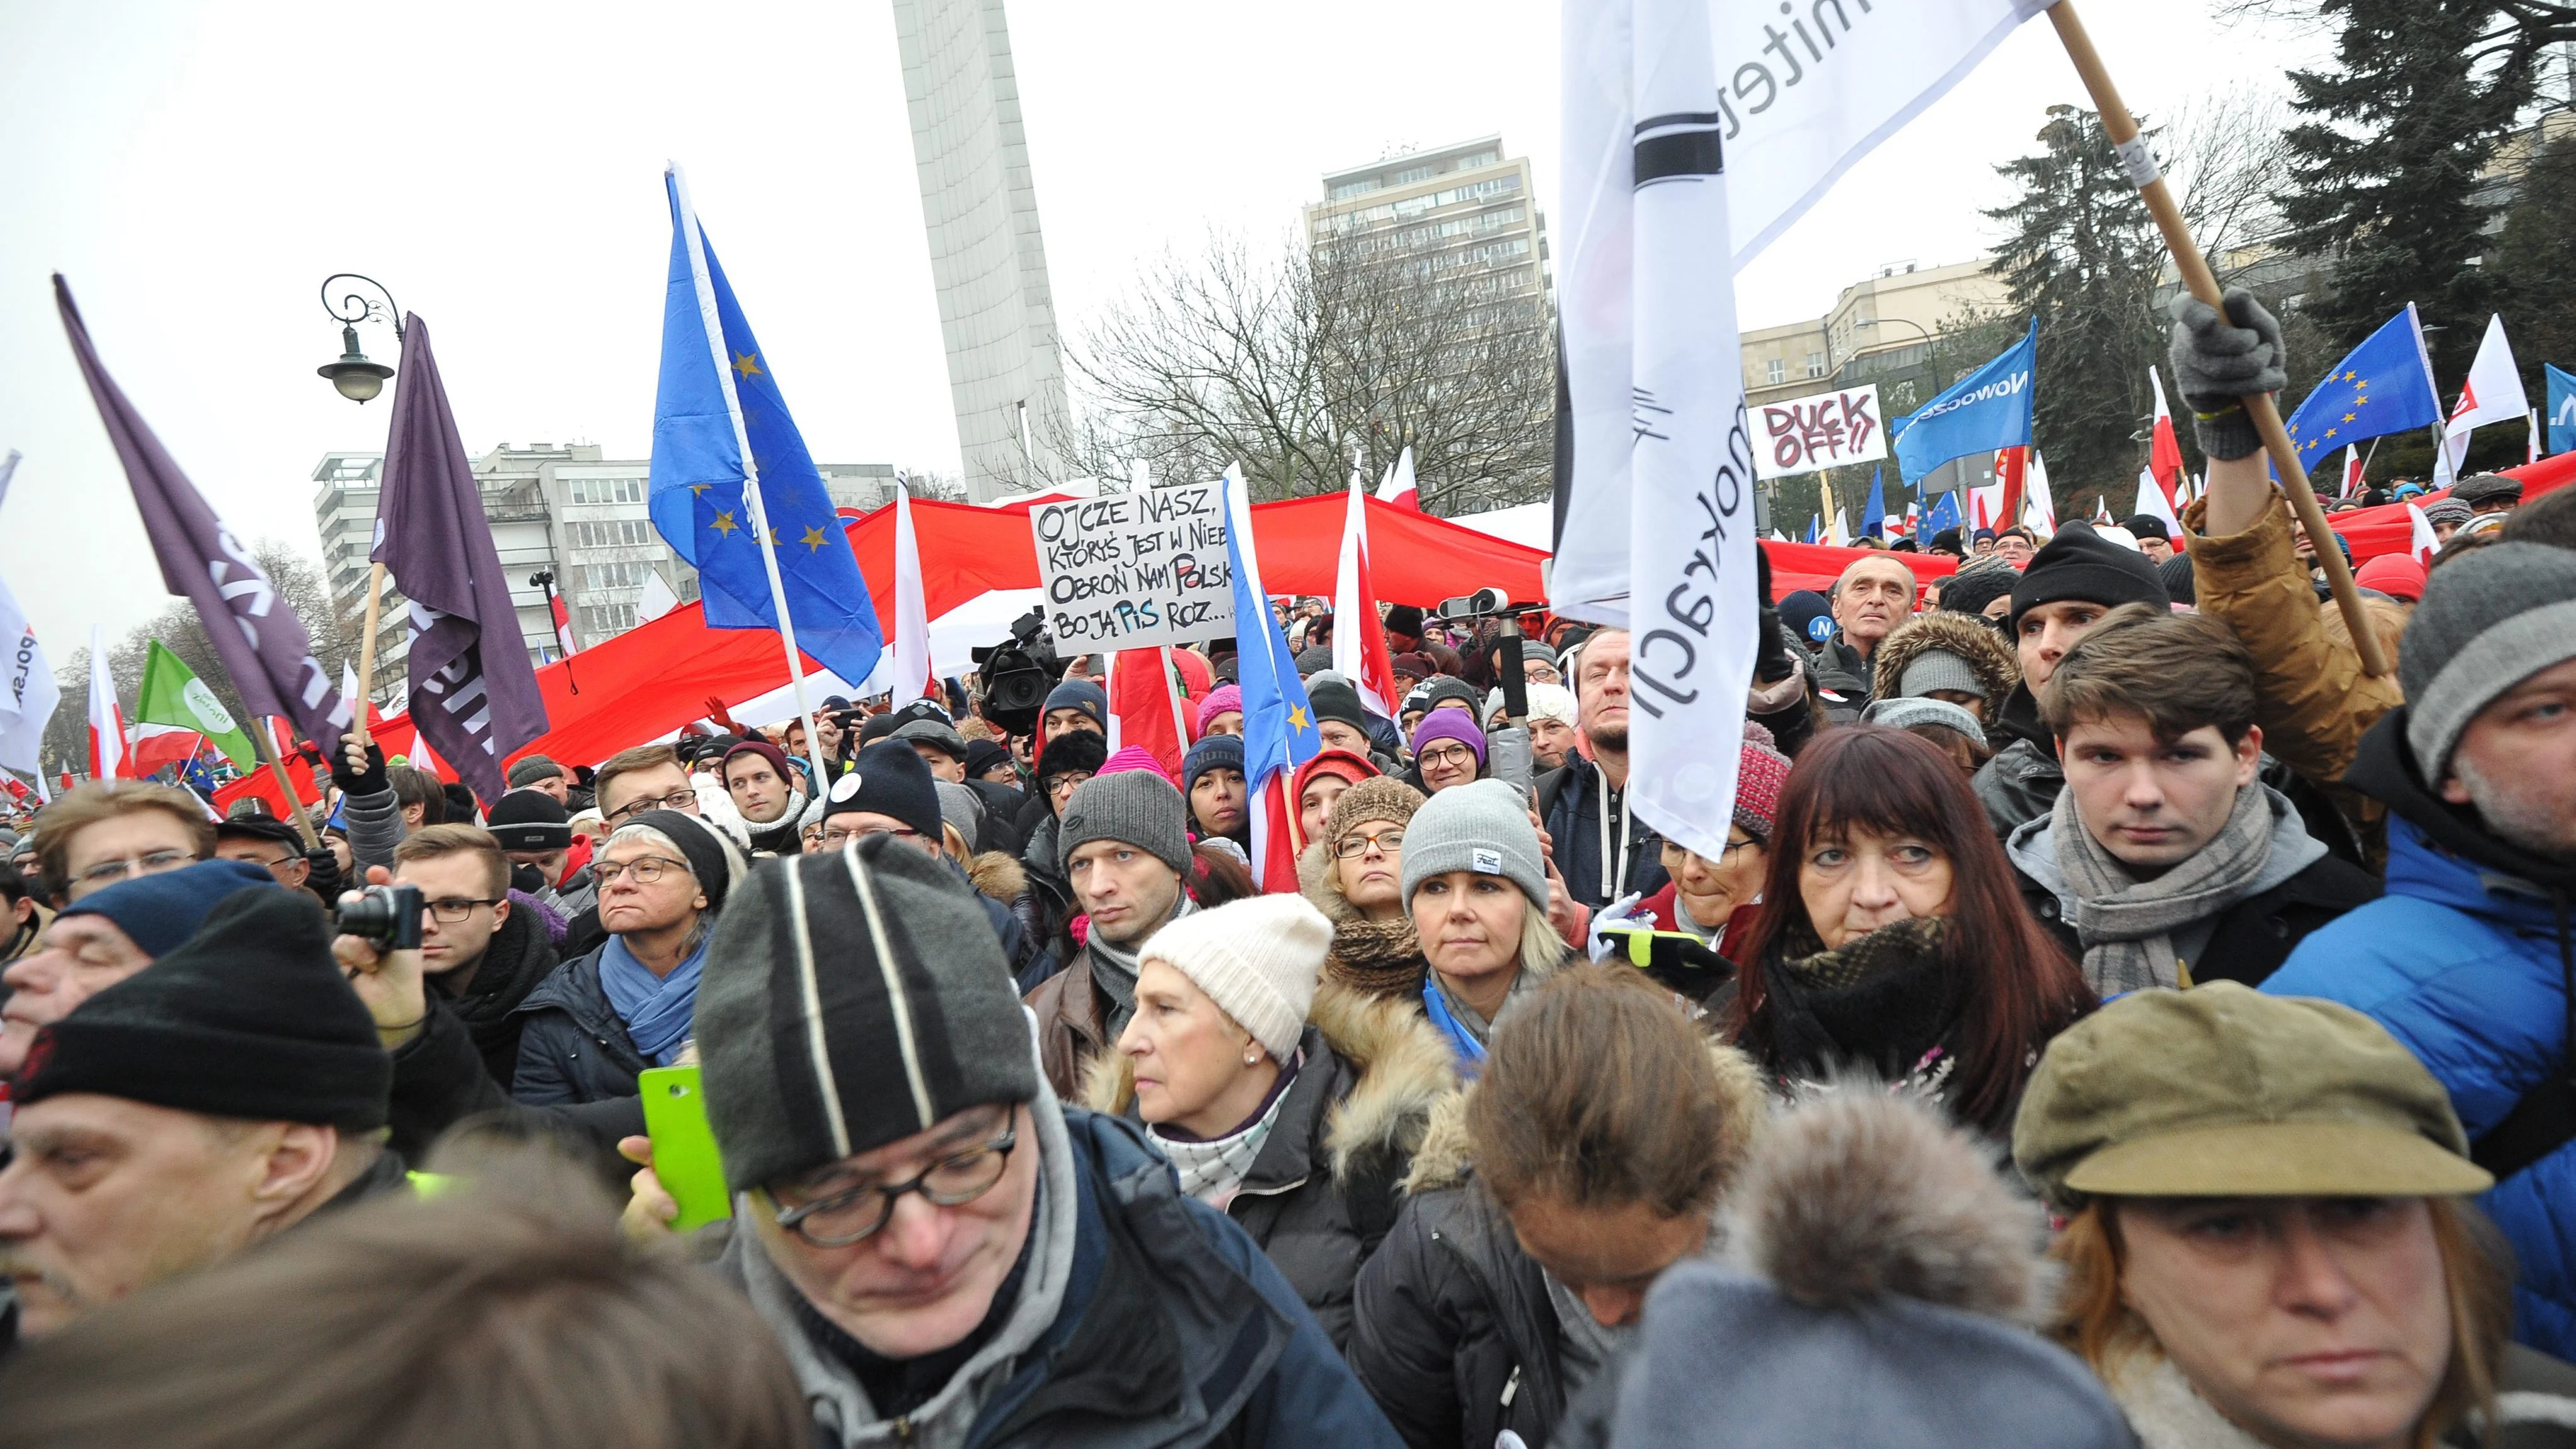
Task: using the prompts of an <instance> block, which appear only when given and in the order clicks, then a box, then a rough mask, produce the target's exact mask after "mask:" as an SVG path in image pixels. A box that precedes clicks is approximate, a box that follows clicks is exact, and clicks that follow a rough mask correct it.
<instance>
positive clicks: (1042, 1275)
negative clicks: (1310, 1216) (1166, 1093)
mask: <svg viewBox="0 0 2576 1449" xmlns="http://www.w3.org/2000/svg"><path fill="white" fill-rule="evenodd" d="M1030 1111H1031V1115H1032V1116H1033V1117H1035V1118H1036V1123H1035V1132H1034V1135H1035V1137H1036V1139H1037V1141H1036V1143H1035V1144H1034V1150H1036V1151H1038V1152H1039V1153H1040V1154H1041V1156H1040V1168H1039V1171H1040V1174H1041V1178H1040V1182H1041V1187H1040V1192H1039V1196H1038V1212H1037V1213H1036V1214H1035V1215H1034V1216H1033V1218H1032V1221H1031V1224H1030V1232H1031V1233H1032V1234H1033V1235H1039V1239H1038V1241H1037V1242H1034V1243H1033V1244H1032V1245H1031V1258H1030V1260H1029V1272H1028V1275H1027V1277H1026V1278H1024V1279H1023V1280H1022V1284H1021V1287H1020V1289H1019V1299H1018V1301H1017V1302H1016V1303H1015V1304H1014V1305H1012V1308H1011V1311H1010V1312H1009V1313H1008V1314H1007V1315H1006V1316H1005V1317H1004V1318H1003V1320H1002V1322H1001V1324H1000V1326H999V1327H998V1328H997V1329H996V1330H995V1332H994V1335H993V1337H992V1338H991V1339H990V1340H989V1341H987V1342H986V1343H985V1344H984V1346H983V1347H981V1348H980V1349H978V1350H976V1352H975V1353H974V1354H973V1355H972V1356H971V1357H969V1358H968V1359H967V1361H966V1362H965V1363H964V1364H963V1365H961V1366H960V1367H959V1368H958V1369H957V1371H956V1373H955V1374H953V1375H952V1376H951V1377H950V1380H949V1383H948V1386H947V1387H946V1388H944V1389H942V1390H941V1391H940V1392H939V1393H938V1394H937V1395H935V1396H933V1397H932V1398H931V1399H930V1400H929V1402H927V1403H925V1404H923V1405H922V1406H921V1407H920V1408H918V1409H916V1410H914V1411H913V1412H912V1413H911V1414H908V1415H906V1416H904V1417H903V1418H901V1419H898V1420H895V1421H893V1422H888V1421H886V1420H883V1419H881V1418H879V1417H877V1415H876V1413H875V1411H874V1410H873V1409H872V1408H871V1407H870V1405H869V1403H868V1399H867V1394H866V1391H865V1390H864V1389H862V1388H861V1387H860V1385H859V1382H858V1379H857V1377H856V1375H854V1374H852V1373H851V1372H850V1371H849V1370H848V1369H847V1368H846V1367H845V1366H844V1365H842V1364H841V1363H840V1362H839V1361H838V1360H837V1359H834V1358H832V1357H830V1356H828V1355H827V1354H825V1353H823V1352H822V1351H820V1350H818V1349H817V1348H816V1347H815V1345H814V1343H813V1341H812V1339H811V1338H810V1336H809V1335H808V1333H807V1330H806V1329H805V1327H804V1325H803V1323H802V1321H801V1319H800V1310H799V1308H798V1306H797V1302H796V1297H795V1294H796V1289H795V1288H793V1287H792V1286H790V1285H789V1284H788V1283H787V1281H786V1280H785V1278H784V1277H783V1276H782V1275H780V1273H779V1272H778V1270H777V1269H776V1268H775V1267H774V1266H773V1265H772V1264H771V1263H770V1262H769V1258H768V1255H767V1254H766V1253H765V1252H763V1251H762V1250H761V1248H760V1247H759V1240H758V1238H757V1237H756V1236H755V1235H753V1234H750V1233H731V1234H728V1235H725V1236H726V1241H725V1247H724V1255H723V1257H722V1258H721V1259H720V1260H719V1262H718V1264H717V1268H718V1271H719V1272H721V1273H722V1274H724V1275H725V1276H727V1277H728V1278H730V1279H731V1280H732V1281H733V1282H735V1283H736V1284H738V1285H740V1286H741V1287H742V1289H743V1291H744V1292H745V1293H746V1295H747V1296H748V1297H749V1298H750V1299H751V1304H752V1308H753V1310H754V1311H755V1312H757V1313H758V1314H759V1315H760V1316H761V1317H762V1318H763V1319H765V1320H766V1321H767V1322H768V1323H769V1325H770V1327H771V1329H772V1330H773V1331H774V1332H776V1334H777V1335H778V1338H779V1341H780V1344H781V1345H782V1347H784V1348H785V1349H786V1352H787V1357H788V1362H789V1364H790V1366H791V1367H792V1369H793V1370H794V1372H795V1375H796V1379H797V1383H798V1385H799V1387H800V1388H802V1389H803V1391H804V1394H805V1399H806V1402H807V1404H808V1405H809V1406H810V1407H811V1409H812V1411H813V1415H814V1429H815V1438H814V1442H815V1443H816V1444H818V1445H821V1446H825V1449H844V1446H860V1445H867V1446H879V1445H883V1446H889V1449H893V1446H901V1449H916V1446H917V1449H1002V1446H1020V1445H1030V1446H1035V1445H1047V1446H1057V1445H1064V1446H1084V1449H1130V1446H1133V1449H1196V1446H1200V1445H1242V1446H1279V1449H1287V1446H1292V1445H1295V1446H1302V1445H1326V1444H1330V1445H1336V1446H1339V1445H1355V1446H1362V1449H1393V1446H1394V1445H1395V1444H1396V1443H1397V1442H1398V1441H1397V1440H1396V1437H1395V1435H1394V1433H1393V1432H1392V1431H1391V1430H1390V1429H1389V1428H1388V1426H1387V1423H1386V1419H1385V1417H1384V1416H1383V1415H1382V1414H1380V1413H1379V1412H1378V1410H1377V1407H1376V1406H1375V1405H1373V1404H1371V1403H1370V1402H1369V1400H1368V1396H1367V1395H1366V1394H1365V1393H1363V1392H1362V1391H1361V1389H1360V1386H1359V1384H1358V1383H1357V1382H1355V1381H1354V1380H1353V1378H1352V1376H1351V1371H1350V1369H1349V1367H1348V1366H1347V1365H1345V1364H1344V1363H1343V1362H1342V1359H1341V1357H1340V1356H1339V1355H1337V1354H1336V1353H1334V1352H1333V1346H1332V1344H1331V1343H1330V1342H1329V1341H1327V1340H1326V1339H1325V1337H1324V1333H1323V1330H1322V1329H1321V1328H1319V1327H1318V1326H1317V1325H1316V1323H1315V1320H1314V1318H1313V1316H1312V1315H1310V1314H1308V1313H1307V1312H1306V1310H1305V1308H1304V1306H1303V1305H1301V1304H1300V1303H1299V1302H1298V1301H1297V1295H1296V1293H1295V1292H1294V1291H1293V1290H1292V1289H1291V1288H1290V1287H1289V1285H1288V1283H1287V1281H1286V1280H1285V1279H1283V1278H1282V1277H1281V1276H1280V1274H1279V1271H1278V1270H1277V1269H1276V1268H1274V1267H1272V1266H1271V1264H1270V1262H1269V1260H1268V1259H1266V1258H1264V1257H1263V1256H1262V1255H1261V1252H1260V1250H1259V1249H1258V1248H1256V1247H1255V1246H1254V1245H1253V1243H1252V1241H1251V1239H1250V1238H1248V1237H1246V1236H1245V1234H1244V1232H1243V1230H1242V1229H1241V1228H1239V1227H1237V1226H1235V1225H1234V1224H1233V1223H1232V1222H1229V1221H1228V1220H1227V1219H1226V1217H1225V1216H1224V1214H1222V1213H1219V1212H1217V1211H1215V1210H1214V1209H1212V1208H1210V1207H1208V1206H1207V1205H1205V1204H1204V1203H1200V1202H1197V1201H1195V1200H1193V1199H1191V1198H1188V1197H1185V1196H1183V1195H1182V1194H1181V1191H1180V1185H1179V1183H1178V1181H1177V1179H1176V1178H1175V1177H1174V1176H1173V1173H1172V1169H1171V1165H1170V1164H1169V1163H1167V1162H1165V1161H1164V1160H1163V1158H1162V1157H1161V1156H1160V1155H1159V1154H1157V1153H1156V1152H1155V1151H1154V1150H1153V1148H1152V1147H1150V1146H1148V1145H1147V1143H1146V1141H1145V1136H1144V1133H1143V1132H1142V1131H1141V1130H1139V1129H1138V1128H1137V1127H1136V1126H1135V1125H1134V1124H1132V1123H1129V1122H1125V1121H1122V1120H1120V1119H1118V1118H1116V1117H1108V1116H1102V1115H1099V1114H1096V1113H1091V1112H1083V1111H1077V1110H1066V1109H1060V1108H1059V1107H1058V1106H1057V1104H1056V1100H1055V1098H1054V1096H1053V1095H1051V1094H1047V1093H1041V1094H1040V1096H1039V1099H1038V1100H1037V1101H1036V1102H1033V1103H1031V1104H1030ZM758 1210H759V1209H758V1208H757V1207H756V1206H754V1204H753V1203H752V1201H751V1199H749V1198H748V1197H745V1198H742V1199H738V1200H737V1207H736V1211H737V1214H739V1213H742V1212H751V1211H758ZM808 1311H810V1310H808Z"/></svg>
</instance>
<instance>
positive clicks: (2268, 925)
mask: <svg viewBox="0 0 2576 1449" xmlns="http://www.w3.org/2000/svg"><path fill="white" fill-rule="evenodd" d="M2256 788H2258V789H2259V788H2263V787H2261V786H2259V785H2258V786H2257V787H2256ZM2273 804H2274V806H2275V809H2274V812H2273V818H2272V856H2271V860H2270V861H2269V863H2267V864H2266V865H2265V867H2264V870H2263V873H2262V874H2261V875H2259V876H2258V877H2256V880H2255V885H2256V887H2257V889H2256V890H2255V893H2254V894H2252V895H2250V896H2247V897H2246V898H2245V899H2243V900H2241V901H2238V902H2237V903H2236V904H2235V905H2232V906H2230V907H2228V908H2227V909H2226V910H2225V911H2224V912H2222V913H2221V914H2220V915H2219V917H2218V919H2217V923H2216V924H2215V925H2214V926H2212V927H2211V928H2210V932H2209V940H2208V942H2207V944H2205V945H2203V946H2202V947H2201V948H2200V952H2199V954H2198V955H2196V956H2195V957H2193V959H2192V962H2191V976H2190V984H2192V985H2194V986H2204V985H2207V984H2208V983H2210V982H2212V981H2240V982H2243V983H2244V984H2245V985H2247V986H2260V985H2262V984H2263V982H2264V980H2265V978H2267V977H2269V976H2270V975H2271V974H2272V973H2273V972H2274V971H2277V970H2279V969H2280V966H2281V963H2282V962H2283V961H2286V960H2288V959H2289V956H2290V952H2291V950H2292V949H2293V948H2295V947H2296V946H2297V945H2298V944H2299V943H2300V942H2301V941H2304V940H2306V939H2307V938H2308V936H2309V935H2310V934H2311V933H2313V932H2314V931H2316V930H2317V928H2319V927H2321V926H2323V925H2325V924H2326V923H2327V922H2329V921H2332V920H2334V919H2335V918H2337V917H2338V916H2341V915H2343V914H2344V913H2345V912H2347V911H2350V910H2352V909H2353V908H2354V907H2356V906H2359V905H2361V904H2363V903H2364V902H2366V901H2371V900H2376V899H2377V898H2378V896H2379V882H2378V880H2377V879H2376V878H2374V877H2373V876H2372V875H2371V874H2370V873H2369V872H2368V871H2365V870H2363V869H2362V868H2361V867H2359V866H2357V865H2353V864H2351V863H2350V862H2348V861H2341V860H2337V859H2335V858H2334V857H2333V856H2331V855H2321V854H2319V853H2318V852H2319V851H2321V850H2323V849H2324V847H2323V846H2322V845H2321V844H2319V843H2318V842H2317V840H2316V839H2315V838H2314V837H2313V836H2311V835H2309V834H2308V832H2307V829H2306V827H2305V826H2304V825H2302V824H2301V823H2300V820H2299V816H2298V814H2297V812H2296V811H2295V810H2293V809H2292V808H2291V806H2290V801H2289V800H2288V798H2287V797H2284V796H2282V795H2280V794H2279V793H2278V792H2275V793H2274V795H2273ZM2004 854H2005V855H2007V856H2008V857H2010V858H2011V860H2012V865H2013V878H2014V880H2015V882H2016V883H2017V884H2019V885H2020V887H2021V898H2022V903H2023V904H2024V905H2027V906H2029V907H2030V910H2031V914H2032V915H2034V916H2037V917H2038V918H2039V923H2040V924H2041V925H2043V926H2046V927H2047V928H2048V929H2049V931H2050V932H2051V933H2052V934H2054V935H2055V936H2056V937H2057V939H2058V942H2059V943H2060V944H2061V945H2063V946H2065V947H2066V954H2067V955H2068V956H2070V957H2072V958H2074V959H2075V960H2077V961H2082V960H2083V959H2084V945H2083V942H2082V940H2081V939H2080V938H2079V937H2078V935H2077V933H2076V930H2075V907H2076V901H2075V894H2074V889H2073V887H2072V886H2070V885H2068V884H2067V881H2066V877H2065V875H2064V873H2063V872H2061V871H2060V870H2059V869H2058V864H2057V837H2056V834H2055V824H2054V817H2053V816H2051V817H2048V818H2043V819H2039V820H2033V821H2031V822H2030V823H2028V824H2026V825H2024V826H2022V827H2021V828H2020V829H2019V830H2016V831H2014V832H2013V835H2012V839H2010V840H2009V841H2007V842H2005V845H2004Z"/></svg>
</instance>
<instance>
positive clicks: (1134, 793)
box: [1028, 770, 1196, 1099]
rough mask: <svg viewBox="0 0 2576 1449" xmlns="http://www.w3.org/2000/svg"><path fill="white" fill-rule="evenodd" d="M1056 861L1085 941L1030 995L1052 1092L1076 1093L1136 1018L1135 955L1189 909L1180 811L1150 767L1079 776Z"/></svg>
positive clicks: (1176, 794)
mask: <svg viewBox="0 0 2576 1449" xmlns="http://www.w3.org/2000/svg"><path fill="white" fill-rule="evenodd" d="M1056 852H1057V859H1058V860H1059V861H1060V862H1061V863H1062V868H1063V870H1064V874H1065V877H1066V880H1067V881H1068V883H1069V884H1070V887H1071V889H1072V892H1073V902H1074V907H1075V909H1077V910H1079V911H1081V912H1082V913H1083V915H1084V916H1085V917H1086V918H1087V919H1088V921H1089V925H1088V926H1087V927H1086V929H1085V934H1084V936H1083V947H1082V949H1081V950H1080V951H1078V952H1076V953H1075V954H1074V957H1073V960H1072V961H1071V962H1070V963H1069V964H1067V965H1066V967H1065V969H1063V970H1062V971H1059V972H1057V973H1056V974H1055V975H1053V976H1050V977H1048V978H1047V979H1046V980H1044V981H1042V982H1040V983H1038V986H1037V989H1036V990H1034V991H1031V992H1030V993H1029V995H1028V1004H1029V1008H1030V1009H1031V1010H1032V1011H1035V1012H1036V1013H1037V1018H1038V1060H1039V1064H1040V1065H1041V1066H1043V1067H1044V1068H1045V1069H1046V1075H1047V1081H1048V1083H1049V1084H1050V1085H1052V1086H1053V1087H1054V1088H1055V1089H1056V1094H1057V1095H1058V1096H1061V1097H1065V1098H1068V1099H1076V1098H1079V1097H1080V1095H1081V1091H1082V1073H1083V1069H1084V1068H1085V1067H1087V1066H1089V1065H1090V1063H1091V1059H1092V1058H1093V1057H1095V1056H1097V1055H1099V1054H1100V1052H1101V1051H1103V1050H1104V1049H1106V1048H1107V1046H1108V1044H1109V1043H1111V1042H1114V1041H1116V1040H1117V1039H1118V1034H1119V1033H1120V1032H1123V1031H1125V1030H1126V1029H1127V1022H1128V1020H1129V1018H1131V1017H1133V1016H1134V1015H1135V1014H1136V971H1137V961H1136V952H1137V950H1138V948H1140V947H1142V946H1143V945H1144V944H1145V941H1146V939H1147V938H1148V937H1150V936H1152V935H1153V934H1154V933H1155V932H1156V931H1159V930H1161V929H1162V928H1163V926H1164V925H1165V924H1166V923H1168V922H1170V921H1174V920H1177V919H1179V918H1180V917H1182V916H1185V915H1188V914H1189V913H1190V912H1191V911H1192V910H1194V909H1196V904H1195V903H1194V902H1192V901H1191V899H1190V893H1189V891H1188V889H1187V888H1186V886H1185V885H1184V884H1183V881H1184V880H1185V879H1186V877H1187V875H1188V872H1189V868H1190V836H1189V816H1188V807H1187V806H1186V805H1185V804H1184V803H1183V802H1182V800H1181V792H1180V791H1179V790H1178V789H1176V788H1174V787H1173V785H1172V782H1171V781H1169V780H1166V779H1164V778H1163V777H1162V776H1161V775H1159V774H1156V773H1154V772H1153V771H1150V770H1122V771H1118V772H1116V773H1113V774H1106V775H1095V776H1093V777H1092V778H1090V779H1088V780H1086V781H1084V782H1083V783H1082V785H1081V786H1080V787H1079V788H1077V789H1076V790H1075V791H1074V792H1073V798H1072V799H1071V800H1068V801H1066V802H1065V806H1064V813H1063V815H1062V816H1061V817H1060V819H1059V821H1058V823H1057V828H1056Z"/></svg>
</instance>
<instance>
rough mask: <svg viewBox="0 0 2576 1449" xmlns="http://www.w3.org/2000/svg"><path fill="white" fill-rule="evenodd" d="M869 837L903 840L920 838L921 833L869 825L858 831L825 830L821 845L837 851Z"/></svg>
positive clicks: (897, 827) (895, 827)
mask: <svg viewBox="0 0 2576 1449" xmlns="http://www.w3.org/2000/svg"><path fill="white" fill-rule="evenodd" d="M871 835H892V836H897V837H900V838H902V839H905V840H919V839H920V838H921V832H920V831H918V830H906V829H904V828H902V827H900V826H884V825H870V826H866V827H864V828H862V829H858V830H832V829H826V830H825V831H824V832H823V845H824V848H825V849H828V850H838V849H840V848H841V847H842V846H844V845H847V844H849V843H850V842H851V841H853V840H865V839H867V838H868V837H869V836H871Z"/></svg>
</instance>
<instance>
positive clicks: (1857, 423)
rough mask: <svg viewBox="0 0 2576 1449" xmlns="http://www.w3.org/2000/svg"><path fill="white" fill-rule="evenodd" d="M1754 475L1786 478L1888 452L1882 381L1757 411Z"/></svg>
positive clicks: (1769, 405) (1871, 459)
mask: <svg viewBox="0 0 2576 1449" xmlns="http://www.w3.org/2000/svg"><path fill="white" fill-rule="evenodd" d="M1753 414H1754V418H1753V434H1754V438H1753V443H1754V446H1753V463H1754V468H1753V471H1754V476H1756V477H1760V478H1786V477H1788V476H1789V475H1790V474H1792V473H1813V472H1816V471H1817V470H1819V469H1823V468H1839V467H1842V466H1843V465H1844V464H1846V463H1872V462H1876V461H1877V460H1879V459H1881V458H1884V457H1886V456H1887V425H1886V423H1885V422H1884V421H1883V420H1882V419H1881V416H1880V414H1879V411H1878V386H1877V384H1875V383H1872V384H1870V385H1869V386H1867V387H1856V388H1851V389H1849V390H1847V391H1843V392H1820V393H1817V394H1815V395H1814V396H1812V397H1799V398H1791V399H1789V400H1788V401H1787V402H1776V403H1764V404H1762V405H1761V406H1760V407H1758V408H1755V409H1754V410H1753Z"/></svg>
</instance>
